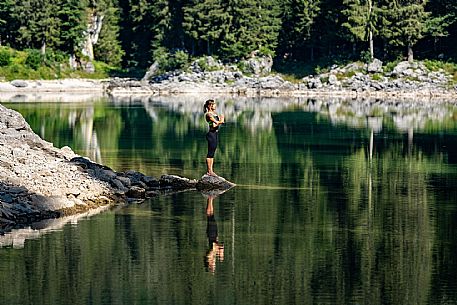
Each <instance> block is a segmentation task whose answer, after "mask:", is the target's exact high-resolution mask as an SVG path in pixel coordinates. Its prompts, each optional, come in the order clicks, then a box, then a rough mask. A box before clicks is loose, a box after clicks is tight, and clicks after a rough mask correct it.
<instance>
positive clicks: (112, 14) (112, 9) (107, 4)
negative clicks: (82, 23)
mask: <svg viewBox="0 0 457 305" xmlns="http://www.w3.org/2000/svg"><path fill="white" fill-rule="evenodd" d="M96 9H97V11H99V12H100V14H101V15H102V16H104V18H103V24H102V28H101V32H100V37H99V40H98V43H97V44H96V45H95V47H94V55H95V59H97V60H100V61H103V62H106V63H108V64H111V65H113V66H119V65H120V63H121V61H122V57H123V56H124V51H123V50H122V47H121V44H120V41H119V18H120V17H119V14H120V12H119V8H118V3H117V0H104V1H98V2H97V5H96Z"/></svg>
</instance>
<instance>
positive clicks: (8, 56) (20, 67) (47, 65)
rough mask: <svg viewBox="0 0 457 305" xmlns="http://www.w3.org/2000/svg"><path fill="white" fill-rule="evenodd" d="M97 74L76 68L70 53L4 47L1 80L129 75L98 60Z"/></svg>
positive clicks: (0, 67) (0, 57) (96, 77)
mask: <svg viewBox="0 0 457 305" xmlns="http://www.w3.org/2000/svg"><path fill="white" fill-rule="evenodd" d="M93 64H94V67H95V72H94V73H88V72H86V71H83V70H81V69H76V70H75V69H72V68H71V67H70V65H69V60H68V56H67V55H65V54H62V53H58V52H52V51H50V52H48V53H47V54H46V56H43V55H42V54H40V53H39V51H38V50H25V51H18V50H14V49H11V48H9V47H0V81H11V80H14V79H30V80H38V79H41V80H52V79H63V78H88V79H103V78H108V77H112V76H118V75H119V76H122V75H123V74H126V72H125V71H122V70H120V69H118V68H115V67H112V66H110V65H108V64H106V63H103V62H99V61H94V62H93Z"/></svg>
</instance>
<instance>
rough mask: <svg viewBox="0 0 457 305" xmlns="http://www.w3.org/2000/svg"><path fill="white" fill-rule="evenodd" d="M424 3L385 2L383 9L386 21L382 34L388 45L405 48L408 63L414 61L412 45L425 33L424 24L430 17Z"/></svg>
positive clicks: (414, 0) (415, 0)
mask: <svg viewBox="0 0 457 305" xmlns="http://www.w3.org/2000/svg"><path fill="white" fill-rule="evenodd" d="M386 1H387V0H386ZM426 3H427V0H392V1H387V3H386V4H385V6H384V9H383V12H384V14H385V17H384V18H385V20H386V21H387V22H385V24H384V27H383V34H384V35H385V37H386V38H387V40H388V42H389V44H391V45H393V46H401V47H406V48H407V54H408V61H410V62H412V61H413V60H414V53H413V47H414V45H415V44H416V43H417V41H418V40H419V39H421V38H422V37H423V36H424V33H425V32H426V22H427V18H428V17H429V16H430V13H428V12H426V11H425V5H426Z"/></svg>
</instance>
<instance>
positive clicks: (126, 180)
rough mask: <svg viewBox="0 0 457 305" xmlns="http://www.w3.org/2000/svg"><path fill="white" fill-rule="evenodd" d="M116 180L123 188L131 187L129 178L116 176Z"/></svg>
mask: <svg viewBox="0 0 457 305" xmlns="http://www.w3.org/2000/svg"><path fill="white" fill-rule="evenodd" d="M116 179H117V180H119V181H120V182H121V183H122V185H124V186H125V187H130V186H131V185H132V182H131V181H130V178H127V177H123V176H117V177H116Z"/></svg>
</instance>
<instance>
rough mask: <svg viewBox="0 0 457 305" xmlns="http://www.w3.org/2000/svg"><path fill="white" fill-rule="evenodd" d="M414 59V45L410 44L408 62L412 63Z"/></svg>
mask: <svg viewBox="0 0 457 305" xmlns="http://www.w3.org/2000/svg"><path fill="white" fill-rule="evenodd" d="M413 61H414V53H413V46H412V45H411V44H408V62H410V63H412V62H413Z"/></svg>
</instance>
